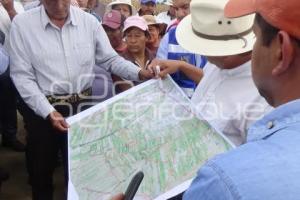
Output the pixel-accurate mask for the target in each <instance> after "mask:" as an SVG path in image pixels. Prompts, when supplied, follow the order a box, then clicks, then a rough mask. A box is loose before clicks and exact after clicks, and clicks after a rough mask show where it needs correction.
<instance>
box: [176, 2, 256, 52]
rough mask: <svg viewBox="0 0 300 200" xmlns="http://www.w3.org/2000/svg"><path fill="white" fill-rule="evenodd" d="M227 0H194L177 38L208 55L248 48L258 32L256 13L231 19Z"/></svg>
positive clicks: (191, 48) (185, 45)
mask: <svg viewBox="0 0 300 200" xmlns="http://www.w3.org/2000/svg"><path fill="white" fill-rule="evenodd" d="M227 2H228V0H213V1H212V0H192V1H191V5H190V6H191V14H190V15H188V16H186V17H185V18H184V19H183V20H182V21H181V22H180V23H179V25H178V27H177V30H176V39H177V41H178V43H179V44H180V45H181V46H182V47H183V48H185V49H187V50H189V51H191V52H195V53H198V54H201V55H205V56H227V55H236V54H241V53H245V52H249V51H251V50H252V48H253V44H254V42H255V35H254V33H253V31H252V27H253V23H254V15H249V16H244V17H240V18H234V19H229V18H226V17H225V16H224V7H225V5H226V3H227Z"/></svg>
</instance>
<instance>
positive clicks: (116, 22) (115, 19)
mask: <svg viewBox="0 0 300 200" xmlns="http://www.w3.org/2000/svg"><path fill="white" fill-rule="evenodd" d="M102 25H106V26H108V27H110V28H112V29H118V28H119V27H120V26H121V25H122V16H121V13H120V12H119V11H117V10H111V11H109V12H108V13H106V14H105V15H104V16H103V21H102Z"/></svg>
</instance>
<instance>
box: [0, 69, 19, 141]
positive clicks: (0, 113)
mask: <svg viewBox="0 0 300 200" xmlns="http://www.w3.org/2000/svg"><path fill="white" fill-rule="evenodd" d="M0 127H1V129H0V130H1V131H0V132H1V133H2V142H12V141H14V140H16V134H17V106H16V89H15V86H14V84H13V83H12V80H11V79H10V76H9V70H7V71H6V72H5V73H4V74H2V75H0Z"/></svg>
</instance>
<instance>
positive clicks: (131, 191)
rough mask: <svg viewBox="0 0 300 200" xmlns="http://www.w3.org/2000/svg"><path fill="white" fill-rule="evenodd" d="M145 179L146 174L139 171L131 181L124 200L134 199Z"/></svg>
mask: <svg viewBox="0 0 300 200" xmlns="http://www.w3.org/2000/svg"><path fill="white" fill-rule="evenodd" d="M143 178H144V173H143V172H142V171H139V172H138V173H136V174H135V175H134V177H133V178H132V179H131V181H130V183H129V185H128V187H127V190H126V192H125V198H124V200H132V199H133V198H134V195H135V194H136V192H137V190H138V189H139V186H140V184H141V182H142V180H143Z"/></svg>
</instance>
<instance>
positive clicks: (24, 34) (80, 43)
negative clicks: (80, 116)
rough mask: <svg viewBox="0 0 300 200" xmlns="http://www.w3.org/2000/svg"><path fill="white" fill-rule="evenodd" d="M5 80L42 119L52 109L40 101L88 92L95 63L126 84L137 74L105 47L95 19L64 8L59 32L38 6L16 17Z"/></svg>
mask: <svg viewBox="0 0 300 200" xmlns="http://www.w3.org/2000/svg"><path fill="white" fill-rule="evenodd" d="M10 33H11V34H10V36H11V41H10V46H11V48H10V50H11V51H10V55H11V77H12V79H13V81H14V83H15V85H16V87H17V89H18V91H19V93H20V95H21V96H22V98H23V99H24V101H25V102H26V104H27V105H28V106H29V107H30V108H31V109H32V110H33V111H34V112H35V113H36V114H37V115H39V116H42V117H43V118H46V117H47V116H48V115H49V114H50V113H51V112H52V111H54V108H53V106H52V105H51V104H50V103H49V102H48V100H47V98H46V97H45V96H47V95H53V94H73V93H80V92H81V91H83V90H85V89H87V88H89V87H91V85H92V82H93V78H94V71H93V67H94V66H95V63H96V64H97V66H99V67H103V68H105V69H106V70H108V71H110V72H112V73H114V74H116V75H118V76H120V77H123V78H125V79H128V80H136V81H138V80H139V77H138V73H139V71H140V69H139V68H137V67H136V66H135V65H134V64H132V63H131V62H129V61H126V60H124V59H123V58H122V57H120V56H119V55H118V54H117V53H116V52H115V51H114V50H113V48H112V47H111V45H110V43H109V40H108V38H107V35H106V33H105V32H104V30H103V27H102V26H101V25H100V23H99V22H98V20H97V19H96V18H95V17H94V16H92V15H91V14H89V13H86V12H84V11H82V10H81V9H79V8H76V7H73V6H71V7H70V14H69V17H68V19H67V21H66V23H65V25H64V26H63V27H62V28H61V29H60V28H58V27H57V26H55V25H54V24H53V23H52V22H51V21H50V19H49V17H48V15H47V14H46V11H45V8H44V6H39V7H37V8H34V9H32V10H29V11H27V12H24V13H22V14H20V15H17V16H16V17H15V18H14V20H13V23H12V26H11V32H10Z"/></svg>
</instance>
